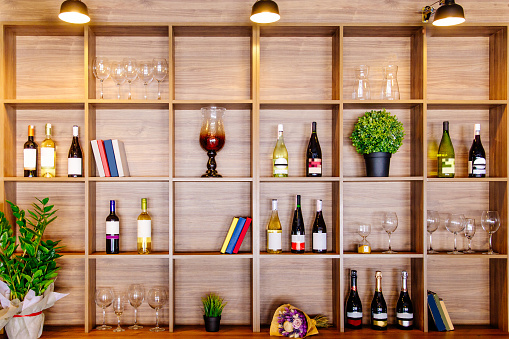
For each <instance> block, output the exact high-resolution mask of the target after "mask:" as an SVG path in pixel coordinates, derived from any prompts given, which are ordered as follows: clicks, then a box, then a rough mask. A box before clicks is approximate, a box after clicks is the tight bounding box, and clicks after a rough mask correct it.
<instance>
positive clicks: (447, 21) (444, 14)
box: [433, 0, 465, 26]
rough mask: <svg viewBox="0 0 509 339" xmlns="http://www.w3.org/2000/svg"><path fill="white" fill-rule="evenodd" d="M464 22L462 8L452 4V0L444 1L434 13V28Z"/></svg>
mask: <svg viewBox="0 0 509 339" xmlns="http://www.w3.org/2000/svg"><path fill="white" fill-rule="evenodd" d="M462 22H465V13H464V12H463V7H461V6H460V5H458V4H457V3H455V2H454V0H445V1H444V4H443V5H442V6H440V7H439V8H438V9H437V11H436V13H435V20H433V25H434V26H452V25H457V24H461V23H462Z"/></svg>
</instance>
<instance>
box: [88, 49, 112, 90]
mask: <svg viewBox="0 0 509 339" xmlns="http://www.w3.org/2000/svg"><path fill="white" fill-rule="evenodd" d="M92 71H93V72H94V76H95V77H96V78H97V79H99V81H100V82H101V99H104V91H103V90H104V86H103V82H104V80H106V79H108V77H109V76H110V71H111V67H110V63H109V62H108V59H106V58H101V57H97V58H94V64H93V66H92Z"/></svg>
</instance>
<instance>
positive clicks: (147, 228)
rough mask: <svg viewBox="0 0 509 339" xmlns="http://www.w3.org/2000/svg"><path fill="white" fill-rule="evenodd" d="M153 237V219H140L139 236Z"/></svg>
mask: <svg viewBox="0 0 509 339" xmlns="http://www.w3.org/2000/svg"><path fill="white" fill-rule="evenodd" d="M151 237H152V220H138V238H151Z"/></svg>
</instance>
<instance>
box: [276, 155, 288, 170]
mask: <svg viewBox="0 0 509 339" xmlns="http://www.w3.org/2000/svg"><path fill="white" fill-rule="evenodd" d="M274 174H288V160H286V159H285V158H277V159H274Z"/></svg>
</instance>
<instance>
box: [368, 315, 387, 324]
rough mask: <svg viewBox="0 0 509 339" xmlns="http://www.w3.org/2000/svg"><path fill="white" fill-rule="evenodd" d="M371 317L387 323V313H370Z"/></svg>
mask: <svg viewBox="0 0 509 339" xmlns="http://www.w3.org/2000/svg"><path fill="white" fill-rule="evenodd" d="M371 317H372V318H373V319H376V320H385V322H386V323H387V313H371Z"/></svg>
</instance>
